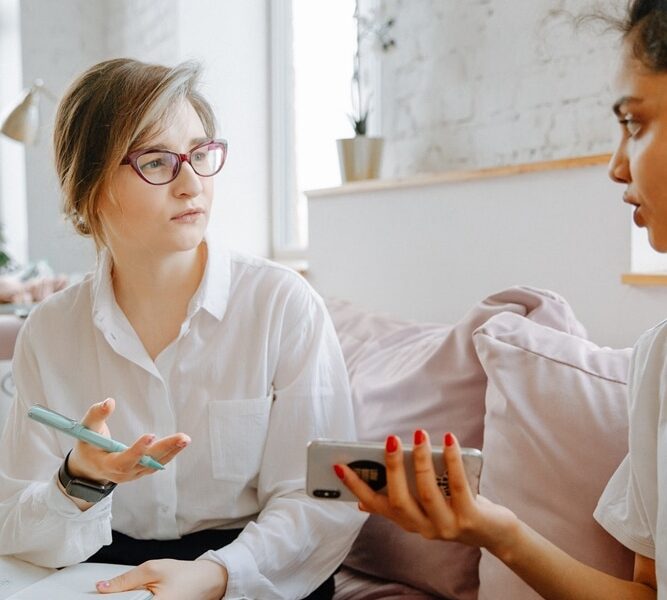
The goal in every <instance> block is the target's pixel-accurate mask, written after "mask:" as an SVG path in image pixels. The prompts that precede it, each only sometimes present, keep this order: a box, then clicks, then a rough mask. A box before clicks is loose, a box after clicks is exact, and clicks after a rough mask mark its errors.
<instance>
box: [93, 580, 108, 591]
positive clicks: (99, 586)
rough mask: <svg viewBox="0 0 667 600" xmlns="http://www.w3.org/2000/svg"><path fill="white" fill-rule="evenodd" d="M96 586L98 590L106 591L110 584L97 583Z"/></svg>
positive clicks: (106, 582) (105, 582) (104, 582)
mask: <svg viewBox="0 0 667 600" xmlns="http://www.w3.org/2000/svg"><path fill="white" fill-rule="evenodd" d="M96 585H97V587H98V588H102V589H103V590H106V589H107V588H108V587H109V586H110V585H111V584H110V583H109V582H108V581H98V582H97V584H96Z"/></svg>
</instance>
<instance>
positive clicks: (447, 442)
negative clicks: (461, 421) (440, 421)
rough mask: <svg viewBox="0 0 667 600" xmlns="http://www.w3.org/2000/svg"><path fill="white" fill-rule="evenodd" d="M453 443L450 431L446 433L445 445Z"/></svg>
mask: <svg viewBox="0 0 667 600" xmlns="http://www.w3.org/2000/svg"><path fill="white" fill-rule="evenodd" d="M453 445H454V436H453V435H452V434H451V433H446V434H445V446H453Z"/></svg>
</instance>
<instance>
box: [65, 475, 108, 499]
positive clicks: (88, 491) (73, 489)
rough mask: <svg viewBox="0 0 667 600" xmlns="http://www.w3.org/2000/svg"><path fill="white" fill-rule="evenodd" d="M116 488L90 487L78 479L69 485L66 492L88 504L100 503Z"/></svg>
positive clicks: (104, 486)
mask: <svg viewBox="0 0 667 600" xmlns="http://www.w3.org/2000/svg"><path fill="white" fill-rule="evenodd" d="M115 487H116V486H115V485H113V484H108V485H99V486H97V485H90V484H88V483H85V482H84V481H80V480H78V479H72V481H70V482H69V484H68V485H67V488H66V489H65V491H66V492H67V493H68V494H69V495H70V496H74V497H75V498H80V499H81V500H85V501H86V502H99V501H100V500H102V498H105V497H106V496H108V495H109V494H110V493H111V492H112V491H113V489H114V488H115Z"/></svg>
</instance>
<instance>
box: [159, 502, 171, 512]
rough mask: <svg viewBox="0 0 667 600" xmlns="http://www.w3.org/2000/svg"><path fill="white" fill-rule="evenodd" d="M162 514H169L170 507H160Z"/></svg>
mask: <svg viewBox="0 0 667 600" xmlns="http://www.w3.org/2000/svg"><path fill="white" fill-rule="evenodd" d="M160 512H161V513H162V514H165V513H168V512H169V507H168V506H166V505H165V504H163V505H162V506H160Z"/></svg>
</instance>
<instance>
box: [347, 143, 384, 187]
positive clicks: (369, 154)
mask: <svg viewBox="0 0 667 600" xmlns="http://www.w3.org/2000/svg"><path fill="white" fill-rule="evenodd" d="M336 144H337V145H338V161H339V163H340V176H341V179H342V180H343V183H346V182H348V181H360V180H363V179H377V178H378V177H379V175H380V161H381V159H382V146H383V144H384V139H382V138H378V137H367V136H365V135H358V136H356V137H353V138H347V139H341V140H336Z"/></svg>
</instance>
